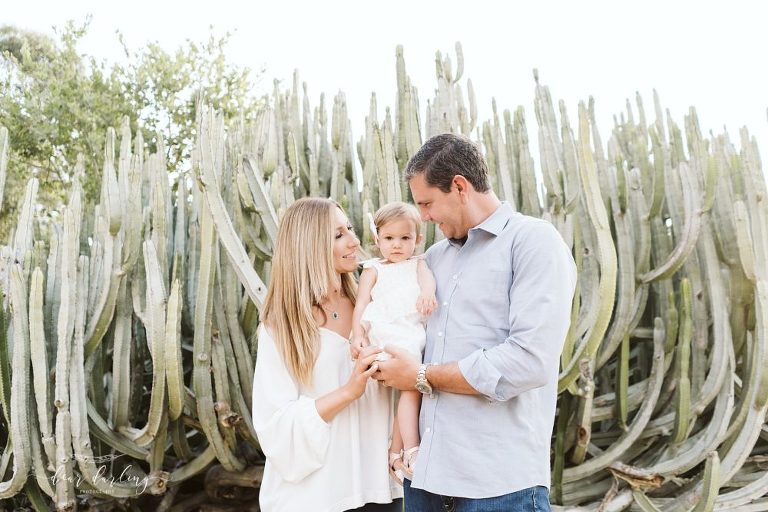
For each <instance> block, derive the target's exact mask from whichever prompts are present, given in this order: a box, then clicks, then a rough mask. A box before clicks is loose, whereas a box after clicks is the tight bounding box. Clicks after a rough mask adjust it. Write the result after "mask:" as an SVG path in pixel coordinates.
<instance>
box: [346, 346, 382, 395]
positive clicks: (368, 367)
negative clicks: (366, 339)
mask: <svg viewBox="0 0 768 512" xmlns="http://www.w3.org/2000/svg"><path fill="white" fill-rule="evenodd" d="M380 352H381V348H380V347H377V346H375V345H371V346H369V347H365V348H363V349H361V350H360V353H359V354H358V357H357V360H356V361H355V366H354V368H352V375H350V376H349V381H347V383H346V384H345V386H344V387H345V388H347V392H348V393H349V394H350V397H351V398H352V400H357V399H358V398H360V397H361V396H362V395H363V393H365V385H366V384H368V379H369V378H370V377H371V375H373V374H374V372H376V371H377V370H378V369H379V364H378V361H376V358H377V357H378V355H379V353H380Z"/></svg>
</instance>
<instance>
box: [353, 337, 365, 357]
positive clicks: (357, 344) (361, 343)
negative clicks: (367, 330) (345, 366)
mask: <svg viewBox="0 0 768 512" xmlns="http://www.w3.org/2000/svg"><path fill="white" fill-rule="evenodd" d="M367 346H368V340H366V339H365V338H364V337H363V338H361V337H355V336H353V337H352V339H351V340H349V354H350V355H351V356H352V360H355V359H357V356H359V355H360V351H361V350H363V348H365V347H367Z"/></svg>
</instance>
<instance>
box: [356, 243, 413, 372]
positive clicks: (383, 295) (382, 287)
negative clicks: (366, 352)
mask: <svg viewBox="0 0 768 512" xmlns="http://www.w3.org/2000/svg"><path fill="white" fill-rule="evenodd" d="M418 262H419V260H418V258H410V259H407V260H405V261H401V262H398V263H382V261H381V260H370V261H367V262H365V264H364V265H363V266H364V267H365V268H369V267H373V268H375V269H376V272H377V277H376V284H375V285H373V289H371V299H372V300H371V302H370V303H369V304H368V305H367V306H366V308H365V311H363V316H362V319H361V320H362V324H363V327H365V328H366V330H367V331H368V340H369V341H370V342H371V344H372V345H378V346H380V347H383V348H384V347H385V346H386V345H394V346H397V347H402V348H404V349H406V350H408V351H409V352H411V353H412V354H413V355H414V356H416V357H417V358H418V359H419V361H421V354H422V352H423V350H424V344H425V343H426V339H427V338H426V331H425V329H424V322H423V316H422V315H421V313H419V312H418V311H417V310H416V301H417V299H418V298H419V293H420V292H421V290H420V288H419V282H418V276H417V272H416V269H417V266H418Z"/></svg>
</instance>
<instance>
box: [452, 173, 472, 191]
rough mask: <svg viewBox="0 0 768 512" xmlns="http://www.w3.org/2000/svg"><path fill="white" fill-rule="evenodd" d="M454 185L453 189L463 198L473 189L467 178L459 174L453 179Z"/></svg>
mask: <svg viewBox="0 0 768 512" xmlns="http://www.w3.org/2000/svg"><path fill="white" fill-rule="evenodd" d="M452 184H453V187H454V188H455V189H456V191H457V192H458V193H459V195H461V196H466V195H467V194H468V193H469V189H470V188H471V187H472V185H470V183H469V181H467V178H465V177H464V176H462V175H461V174H457V175H456V176H454V177H453V182H452Z"/></svg>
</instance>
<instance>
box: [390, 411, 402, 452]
mask: <svg viewBox="0 0 768 512" xmlns="http://www.w3.org/2000/svg"><path fill="white" fill-rule="evenodd" d="M402 449H403V436H401V435H400V425H399V424H398V421H397V415H395V422H394V424H393V425H392V443H390V445H389V451H390V452H392V453H400V450H402Z"/></svg>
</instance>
